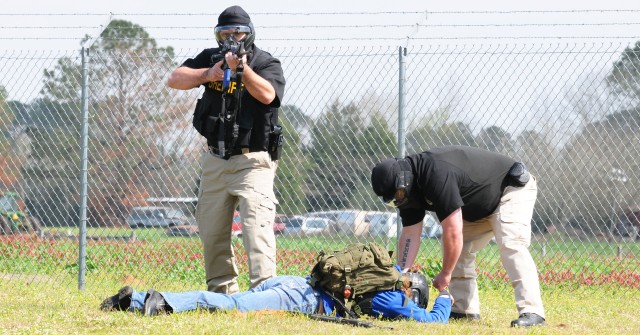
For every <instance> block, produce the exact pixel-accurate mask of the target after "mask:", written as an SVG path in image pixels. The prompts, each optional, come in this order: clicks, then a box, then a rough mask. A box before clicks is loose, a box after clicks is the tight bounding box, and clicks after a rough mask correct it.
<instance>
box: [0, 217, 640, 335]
mask: <svg viewBox="0 0 640 335" xmlns="http://www.w3.org/2000/svg"><path fill="white" fill-rule="evenodd" d="M132 232H135V239H131V233H132ZM47 233H48V234H49V236H56V238H51V237H49V238H42V237H36V236H34V235H15V236H0V256H1V257H0V279H1V280H0V332H1V333H3V334H4V333H8V334H34V333H42V334H74V333H78V334H84V333H92V334H120V333H129V334H145V333H146V334H148V333H153V334H175V333H178V332H181V333H184V332H188V333H205V334H294V333H295V334H298V333H299V334H316V333H317V334H319V333H326V332H328V331H331V332H340V333H353V334H377V333H389V332H392V333H393V332H398V333H402V334H404V333H423V332H425V331H426V332H436V333H443V334H449V333H451V334H454V333H455V334H501V333H509V334H525V333H530V334H602V333H605V334H637V333H640V314H639V313H638V311H640V263H639V261H638V257H637V255H639V254H640V245H639V244H638V243H630V244H626V245H625V249H624V254H623V255H621V254H620V250H619V249H618V248H617V247H616V246H615V245H609V244H608V243H606V242H580V241H571V242H570V243H568V242H567V241H559V240H558V241H554V240H550V241H548V242H546V244H545V245H542V244H540V243H534V244H533V245H532V248H531V249H532V253H533V255H534V258H536V262H537V264H538V267H539V270H540V276H541V284H542V287H543V299H544V301H545V306H546V309H547V319H548V325H547V326H546V327H543V328H536V329H530V330H514V329H510V328H509V327H508V326H509V322H510V321H511V320H512V319H514V318H515V317H517V315H516V311H515V307H514V302H513V292H512V290H511V288H510V286H509V284H508V281H507V279H506V274H505V273H504V270H502V267H501V266H500V263H499V260H498V258H497V257H496V255H497V250H496V247H495V245H490V246H489V247H487V248H485V249H484V250H482V252H481V253H480V255H479V256H478V261H479V262H478V267H479V275H480V278H479V285H480V288H481V296H482V301H483V305H482V311H481V313H482V316H483V320H482V321H481V322H475V323H466V322H451V323H450V324H449V325H430V324H416V323H413V322H392V323H390V322H383V321H376V323H379V324H382V325H385V326H393V327H394V328H395V330H393V331H389V330H382V329H374V330H371V329H359V328H352V327H349V326H344V325H336V324H328V323H321V322H319V321H312V320H307V319H305V318H303V317H300V316H294V315H289V314H285V313H248V314H245V315H242V314H238V313H217V314H209V313H207V312H192V313H184V314H181V315H171V316H162V317H157V318H144V317H142V316H140V315H135V314H131V313H103V312H100V311H99V310H98V308H97V307H98V305H99V303H100V301H102V299H104V298H105V297H107V296H110V295H112V294H114V293H115V292H116V291H117V290H118V288H119V287H121V286H123V285H132V286H134V287H135V288H136V289H140V290H145V289H148V288H151V287H153V288H155V289H158V290H164V291H184V290H193V289H203V288H204V284H203V283H204V281H205V279H204V269H203V264H202V263H203V260H202V254H201V245H200V240H199V239H198V238H197V237H189V238H183V237H180V238H176V237H168V236H167V235H166V234H165V233H164V231H162V230H160V229H140V230H135V231H132V230H127V229H114V230H105V229H90V230H89V231H88V233H87V235H88V236H89V238H88V242H87V248H86V249H87V271H86V272H87V274H86V283H85V284H84V285H85V289H84V290H83V291H79V290H78V265H77V259H78V250H77V249H78V248H77V236H75V235H74V233H73V232H71V231H67V230H65V229H59V230H56V231H48V232H47ZM67 235H70V236H67ZM348 242H351V241H350V240H349V241H340V240H327V239H324V238H302V239H301V238H290V237H286V236H281V237H278V271H279V273H281V274H293V275H301V276H304V275H306V274H307V273H308V271H309V270H310V267H311V265H312V264H313V261H314V258H315V257H316V255H317V252H318V251H319V250H333V249H338V248H341V247H342V246H344V245H345V244H346V243H348ZM378 242H380V243H382V244H383V245H386V246H387V247H388V248H389V249H391V250H393V249H395V241H394V240H392V239H390V240H387V239H385V240H379V241H378ZM234 245H235V247H236V251H237V253H236V257H237V258H238V260H239V271H240V273H241V274H242V275H241V277H240V283H241V286H242V287H243V288H247V285H248V279H247V276H246V272H247V268H246V255H245V254H244V251H243V248H242V243H241V241H240V240H239V239H234ZM440 257H441V256H440V246H439V242H438V241H437V240H424V242H423V244H422V247H421V252H420V256H419V258H418V264H419V269H420V270H422V271H423V272H425V273H426V274H427V275H430V276H432V275H433V274H435V273H437V272H438V270H439V266H440ZM433 294H435V292H433Z"/></svg>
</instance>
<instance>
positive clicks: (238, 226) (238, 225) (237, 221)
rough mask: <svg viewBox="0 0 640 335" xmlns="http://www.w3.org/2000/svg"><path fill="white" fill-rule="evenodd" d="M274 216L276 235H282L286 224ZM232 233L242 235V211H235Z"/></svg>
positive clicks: (237, 235)
mask: <svg viewBox="0 0 640 335" xmlns="http://www.w3.org/2000/svg"><path fill="white" fill-rule="evenodd" d="M277 218H278V216H276V218H274V220H273V232H274V233H275V234H276V235H281V234H282V233H283V232H284V230H285V226H286V224H285V223H283V222H281V221H280V220H278V219H277ZM231 235H232V236H236V237H242V218H241V217H240V212H238V211H234V213H233V223H232V224H231Z"/></svg>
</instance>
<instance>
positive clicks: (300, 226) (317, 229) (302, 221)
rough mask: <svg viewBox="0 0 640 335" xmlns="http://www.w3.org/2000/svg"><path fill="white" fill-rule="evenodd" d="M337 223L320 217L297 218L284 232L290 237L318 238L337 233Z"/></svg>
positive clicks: (290, 221) (292, 220)
mask: <svg viewBox="0 0 640 335" xmlns="http://www.w3.org/2000/svg"><path fill="white" fill-rule="evenodd" d="M335 229H336V223H335V221H333V220H330V219H326V218H320V217H304V218H301V217H296V218H293V219H291V220H289V222H287V225H286V227H285V230H284V234H285V235H289V236H317V235H332V234H334V233H335Z"/></svg>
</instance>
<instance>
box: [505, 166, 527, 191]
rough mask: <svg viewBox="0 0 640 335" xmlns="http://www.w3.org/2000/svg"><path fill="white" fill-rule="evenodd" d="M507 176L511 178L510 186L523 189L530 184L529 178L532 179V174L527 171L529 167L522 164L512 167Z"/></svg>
mask: <svg viewBox="0 0 640 335" xmlns="http://www.w3.org/2000/svg"><path fill="white" fill-rule="evenodd" d="M507 176H508V177H509V185H511V186H515V187H522V186H524V185H526V184H527V183H528V182H529V178H531V174H530V173H529V171H528V170H527V167H526V166H524V164H523V163H520V162H515V163H514V164H513V165H512V166H511V169H509V173H507Z"/></svg>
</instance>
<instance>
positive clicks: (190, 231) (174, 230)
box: [166, 224, 200, 237]
mask: <svg viewBox="0 0 640 335" xmlns="http://www.w3.org/2000/svg"><path fill="white" fill-rule="evenodd" d="M166 232H167V235H168V236H184V237H189V236H198V234H200V231H199V230H198V225H196V224H186V225H182V226H173V227H169V228H167V231H166Z"/></svg>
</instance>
